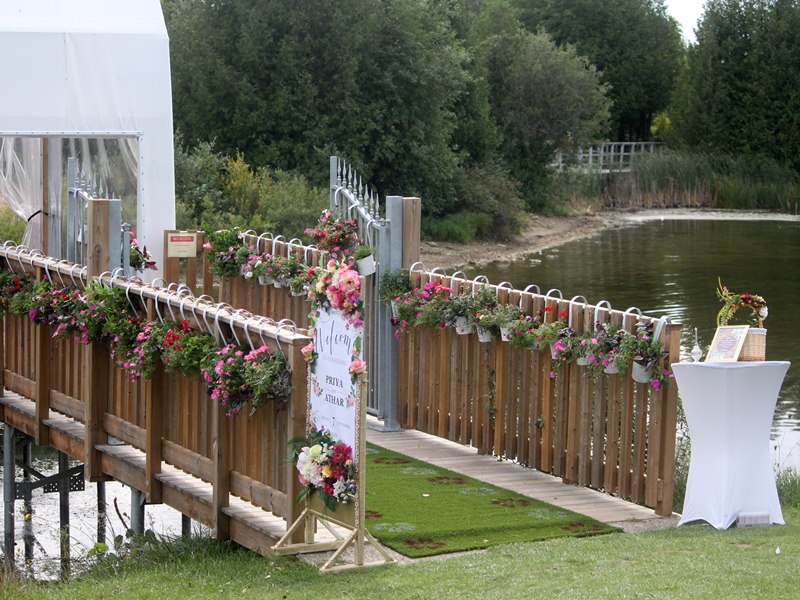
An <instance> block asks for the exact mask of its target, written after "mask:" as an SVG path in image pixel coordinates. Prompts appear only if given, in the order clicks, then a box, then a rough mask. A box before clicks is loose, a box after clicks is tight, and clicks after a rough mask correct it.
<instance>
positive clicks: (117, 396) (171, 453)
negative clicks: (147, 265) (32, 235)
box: [0, 247, 310, 553]
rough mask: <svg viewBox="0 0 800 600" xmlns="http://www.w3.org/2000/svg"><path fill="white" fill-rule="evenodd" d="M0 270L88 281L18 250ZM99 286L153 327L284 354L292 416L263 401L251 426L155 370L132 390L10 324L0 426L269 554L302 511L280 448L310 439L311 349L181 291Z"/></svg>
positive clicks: (198, 388)
mask: <svg viewBox="0 0 800 600" xmlns="http://www.w3.org/2000/svg"><path fill="white" fill-rule="evenodd" d="M0 267H2V268H6V269H10V270H13V271H16V272H20V271H25V272H33V273H34V275H35V276H36V278H37V279H41V278H42V277H44V276H46V275H47V276H49V277H50V278H51V279H53V280H54V281H56V282H58V281H59V279H60V280H61V282H63V283H64V284H71V283H73V282H74V283H77V284H78V286H79V287H80V286H85V284H86V282H87V281H88V280H89V279H90V277H89V276H88V274H87V270H86V269H84V270H81V267H80V266H73V265H71V264H70V263H68V262H66V261H56V260H54V259H50V258H48V257H45V256H42V255H40V254H39V255H35V254H31V253H30V252H28V251H27V250H24V249H15V248H13V247H12V248H6V247H3V248H1V249H0ZM76 269H77V270H76ZM88 272H91V270H89V271H88ZM78 273H80V274H78ZM100 279H101V280H102V281H103V282H104V283H105V284H106V285H111V286H117V287H121V288H122V289H125V290H126V293H127V294H129V298H133V299H134V300H135V301H136V303H138V304H140V305H141V308H142V309H143V310H146V312H147V314H148V315H149V317H150V318H153V319H154V318H156V316H157V315H164V316H166V315H178V314H180V315H181V318H185V319H187V320H188V321H189V322H190V323H189V326H190V327H191V328H192V329H195V330H201V331H206V332H209V333H213V334H215V335H216V336H217V337H218V339H222V338H225V337H227V338H229V339H232V337H233V336H235V337H237V338H238V339H240V340H246V339H248V336H250V337H252V339H254V340H258V341H259V342H262V341H263V343H265V344H266V345H267V346H269V347H270V348H271V349H272V350H275V351H280V352H283V353H284V354H285V355H286V358H287V362H288V365H289V367H290V368H291V371H292V375H291V386H292V394H291V398H290V401H289V404H288V409H286V410H279V409H278V408H276V407H275V405H274V404H272V403H267V404H265V405H264V406H262V407H261V408H259V409H258V410H256V411H255V413H254V414H252V415H250V416H248V415H247V414H246V413H242V414H240V415H238V416H236V417H234V418H228V417H226V416H225V414H224V410H223V408H221V407H220V406H218V404H217V403H216V402H215V401H212V400H211V399H210V398H209V396H208V394H207V391H206V386H205V384H204V383H203V382H202V381H201V379H200V376H199V375H198V376H195V377H186V376H184V375H180V374H174V373H168V372H166V371H165V370H164V369H163V366H162V365H160V364H159V365H158V366H157V368H156V373H155V375H154V377H153V378H152V379H151V380H148V381H142V380H139V381H135V382H131V381H130V379H129V377H128V375H127V373H126V372H125V371H123V370H122V369H121V368H119V367H117V366H116V365H115V364H114V362H113V360H112V359H111V358H110V356H109V351H108V348H107V347H105V346H103V345H102V344H100V343H93V344H89V345H87V346H83V345H81V344H79V343H76V342H73V341H72V340H53V339H52V337H51V332H50V331H49V327H47V326H42V325H35V324H33V323H32V322H31V320H30V319H29V318H28V317H27V316H12V315H7V316H6V317H5V319H4V322H5V327H4V334H3V337H4V348H5V353H4V356H2V357H1V358H2V364H3V368H2V371H1V372H2V378H3V381H2V383H3V384H4V386H5V388H6V389H7V390H11V391H12V392H16V394H19V396H18V397H17V396H13V395H7V396H6V397H4V398H0V419H2V420H4V421H5V422H6V423H8V424H9V425H11V426H12V427H14V428H15V429H17V430H20V431H22V432H24V433H26V434H28V435H30V436H32V437H34V438H35V441H36V443H37V444H40V445H50V446H52V447H54V448H56V449H57V450H60V451H62V452H65V453H67V454H68V455H70V456H72V457H73V458H76V459H77V460H79V461H82V462H84V464H85V474H86V477H87V478H88V479H91V480H101V479H103V478H105V477H107V476H112V477H114V478H115V479H117V480H119V481H121V482H123V483H125V484H127V485H129V486H131V487H134V488H136V489H138V490H140V491H142V492H145V493H146V495H147V500H148V502H153V503H157V502H164V503H167V504H169V505H170V506H172V507H174V508H176V509H177V510H179V511H181V512H182V513H183V514H185V515H188V516H190V517H191V518H192V519H195V520H197V521H200V522H202V523H204V524H205V525H207V526H209V527H213V528H215V529H216V531H217V535H218V536H219V537H221V538H230V539H233V540H234V541H236V542H237V543H240V544H242V545H244V546H246V547H249V548H251V549H254V550H257V551H261V552H263V553H268V552H269V548H270V547H271V546H272V544H273V543H274V542H275V541H277V540H278V539H280V537H281V536H282V535H283V534H284V532H285V530H286V522H287V521H288V522H289V523H292V522H293V521H294V520H295V519H296V517H297V516H298V515H299V512H300V510H301V507H300V504H299V503H298V502H297V500H296V498H297V493H298V492H299V482H298V480H297V477H296V476H294V472H293V471H294V466H293V465H292V464H291V463H290V461H287V460H286V455H287V441H288V440H289V439H292V438H295V437H300V436H302V435H304V433H305V412H306V401H307V390H306V380H307V371H306V363H305V361H304V359H303V356H302V353H301V351H300V349H301V348H302V347H303V346H304V345H306V344H307V343H308V342H309V341H310V339H309V338H308V337H307V336H305V335H304V334H303V333H297V332H295V331H294V330H292V329H290V328H282V327H280V326H277V325H276V324H274V323H272V322H267V321H266V320H264V319H263V318H260V317H255V316H251V315H249V314H248V315H245V314H243V313H242V312H241V311H237V310H234V309H232V308H231V307H229V306H227V305H220V304H213V303H211V302H208V301H205V300H203V299H200V300H197V299H194V298H193V297H192V296H191V295H190V294H188V293H187V292H186V291H185V290H183V291H181V292H180V293H179V290H178V289H177V286H170V288H154V287H151V286H148V285H142V284H139V283H135V282H130V281H125V280H122V279H119V278H113V277H111V276H109V275H104V276H101V277H100ZM209 323H212V324H214V328H213V329H212V331H209V329H211V328H210V327H208V324H209ZM259 345H260V343H259ZM303 535H304V532H302V531H300V532H299V534H298V536H299V537H298V539H297V540H296V541H301V540H302V539H303Z"/></svg>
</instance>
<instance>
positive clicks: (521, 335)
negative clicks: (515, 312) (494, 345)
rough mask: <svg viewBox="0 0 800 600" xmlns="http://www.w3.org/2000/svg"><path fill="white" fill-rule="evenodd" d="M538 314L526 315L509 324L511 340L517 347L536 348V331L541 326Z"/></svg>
mask: <svg viewBox="0 0 800 600" xmlns="http://www.w3.org/2000/svg"><path fill="white" fill-rule="evenodd" d="M539 323H540V319H539V317H538V316H533V317H532V316H530V315H524V316H522V317H520V318H519V319H517V320H516V321H512V322H511V323H509V325H508V332H509V342H510V343H511V345H512V346H516V347H517V348H534V347H535V346H536V340H537V336H536V331H537V329H538V327H539Z"/></svg>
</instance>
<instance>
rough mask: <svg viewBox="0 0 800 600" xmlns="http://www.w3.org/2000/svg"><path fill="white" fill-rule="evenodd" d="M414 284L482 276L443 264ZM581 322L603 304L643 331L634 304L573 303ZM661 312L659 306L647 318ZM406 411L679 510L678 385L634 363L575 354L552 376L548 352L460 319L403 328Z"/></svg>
mask: <svg viewBox="0 0 800 600" xmlns="http://www.w3.org/2000/svg"><path fill="white" fill-rule="evenodd" d="M411 276H412V283H414V284H415V285H421V284H424V283H426V282H427V281H429V280H431V279H433V280H437V279H439V280H442V281H443V283H444V284H445V285H448V286H451V287H456V288H460V289H462V290H464V291H469V290H470V289H471V288H472V287H474V283H473V282H472V281H467V280H464V279H458V278H456V279H453V278H451V277H448V276H445V275H442V274H441V273H432V272H428V271H417V270H414V271H412V272H411ZM490 287H492V288H494V289H495V290H496V292H497V294H498V299H499V301H500V302H501V303H513V304H518V305H519V306H520V307H522V308H523V309H524V310H525V312H526V313H527V314H530V315H536V314H539V315H541V314H542V313H543V309H544V308H545V306H553V307H554V309H555V310H554V313H557V312H559V311H562V310H569V308H570V306H569V305H570V301H568V300H560V299H557V298H546V297H545V296H542V295H541V294H536V293H529V292H523V291H520V290H511V289H509V288H507V287H500V288H496V287H495V286H490ZM573 309H574V310H573V317H572V327H573V328H574V329H576V331H577V332H578V333H582V332H584V331H586V330H587V329H590V328H592V327H593V322H594V318H595V314H597V315H598V319H599V320H600V321H601V322H606V321H611V322H613V323H616V324H621V325H623V326H625V327H626V328H627V329H628V330H629V331H632V330H633V328H634V326H635V322H636V320H637V319H639V318H641V317H638V316H637V315H635V314H630V313H628V314H626V313H622V312H620V311H614V310H611V311H609V310H607V309H603V308H601V309H600V310H596V307H594V306H590V305H583V304H579V305H577V306H573ZM644 318H645V319H650V320H651V318H649V317H644ZM680 332H681V325H679V324H667V325H666V326H665V327H664V331H663V333H662V337H661V339H662V341H663V343H664V349H665V350H666V351H667V352H669V362H670V363H672V362H677V361H678V359H679V354H680ZM400 343H401V349H400V356H401V365H400V386H401V389H400V407H399V412H400V419H401V423H402V425H403V427H406V428H414V429H418V430H420V431H425V432H427V433H430V434H433V435H437V436H439V437H443V438H447V439H450V440H453V441H457V442H459V443H461V444H469V445H472V446H474V447H476V448H477V449H478V451H479V452H480V453H483V454H494V455H496V456H498V457H503V458H506V459H509V460H515V461H518V462H519V463H521V464H523V465H526V466H529V467H531V468H535V469H537V470H540V471H543V472H545V473H552V474H554V475H557V476H560V477H561V478H562V479H563V481H564V482H565V483H572V484H578V485H584V486H588V487H591V488H594V489H598V490H605V491H606V492H608V493H610V494H615V495H618V496H620V497H622V498H626V499H630V500H631V501H633V502H637V503H642V504H645V505H646V506H649V507H652V508H654V509H655V511H656V513H657V514H660V515H669V514H671V512H672V488H673V479H674V458H675V457H674V455H675V433H676V421H677V398H678V395H677V387H676V386H675V384H674V383H673V384H667V385H665V386H663V387H662V388H661V389H660V390H658V391H656V390H654V389H652V388H651V387H650V386H649V385H647V384H638V383H635V382H634V381H633V380H632V379H631V377H630V375H629V374H618V375H602V376H600V377H599V378H597V379H596V380H592V378H591V377H589V376H587V374H586V368H585V367H580V366H578V365H576V364H569V365H567V366H565V367H562V368H561V369H560V370H559V371H558V372H557V374H556V377H555V379H552V378H551V371H552V365H551V358H550V354H549V352H537V351H532V350H528V349H520V348H516V347H514V346H512V345H511V344H509V343H507V342H502V341H495V342H491V343H480V342H479V341H478V338H477V335H468V336H460V335H456V334H455V333H454V332H453V330H452V329H450V328H447V329H416V330H410V331H409V332H408V333H406V334H403V335H401V336H400Z"/></svg>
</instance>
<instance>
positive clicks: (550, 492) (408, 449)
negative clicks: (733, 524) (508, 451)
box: [367, 418, 678, 532]
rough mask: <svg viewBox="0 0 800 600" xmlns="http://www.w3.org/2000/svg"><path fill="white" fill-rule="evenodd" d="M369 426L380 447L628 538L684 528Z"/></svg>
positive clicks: (471, 453)
mask: <svg viewBox="0 0 800 600" xmlns="http://www.w3.org/2000/svg"><path fill="white" fill-rule="evenodd" d="M367 422H368V431H367V440H368V441H369V442H371V443H373V444H375V445H377V446H381V447H383V448H387V449H389V450H393V451H395V452H399V453H401V454H405V455H406V456H410V457H412V458H416V459H418V460H423V461H425V462H428V463H431V464H432V465H436V466H437V467H442V468H445V469H449V470H451V471H454V472H456V473H459V474H461V475H467V476H469V477H473V478H475V479H478V480H480V481H485V482H486V483H491V484H493V485H497V486H499V487H503V488H506V489H509V490H512V491H514V492H518V493H520V494H524V495H525V496H530V497H531V498H535V499H537V500H542V501H544V502H548V503H550V504H553V505H555V506H559V507H561V508H565V509H568V510H572V511H575V512H577V513H580V514H583V515H586V516H588V517H592V518H594V519H597V520H598V521H602V522H603V523H608V524H609V525H614V526H616V527H620V528H621V529H623V530H624V531H626V532H635V531H641V530H647V529H658V528H663V527H673V526H675V525H676V524H677V522H678V515H675V514H673V515H672V516H670V517H661V516H658V515H657V514H656V513H655V511H653V509H651V508H647V507H646V506H640V505H638V504H634V503H633V502H628V501H627V500H622V499H621V498H617V497H615V496H611V495H609V494H606V493H604V492H599V491H596V490H592V489H589V488H586V487H582V486H575V485H566V484H564V483H562V482H561V478H559V477H553V476H551V475H546V474H544V473H541V472H539V471H535V470H533V469H528V468H526V467H523V466H521V465H518V464H515V463H512V462H510V461H507V460H498V459H497V458H495V457H493V456H487V455H479V454H478V452H477V450H476V449H475V448H470V447H467V446H462V445H461V444H458V443H456V442H451V441H449V440H446V439H443V438H439V437H436V436H433V435H429V434H427V433H423V432H421V431H416V430H404V431H399V432H391V433H390V432H383V431H379V430H377V429H375V428H374V427H375V426H377V425H378V424H379V422H378V421H377V420H376V419H374V418H368V419H367Z"/></svg>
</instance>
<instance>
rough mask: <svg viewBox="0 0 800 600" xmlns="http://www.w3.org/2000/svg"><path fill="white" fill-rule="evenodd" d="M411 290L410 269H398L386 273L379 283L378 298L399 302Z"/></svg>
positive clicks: (384, 300) (382, 300) (383, 300)
mask: <svg viewBox="0 0 800 600" xmlns="http://www.w3.org/2000/svg"><path fill="white" fill-rule="evenodd" d="M410 291H411V279H410V277H409V275H408V271H403V270H398V271H392V272H389V273H385V274H383V275H382V276H381V281H380V283H379V284H378V300H380V301H381V302H386V303H388V302H399V301H400V299H401V297H402V296H403V295H404V294H406V293H407V292H410Z"/></svg>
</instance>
